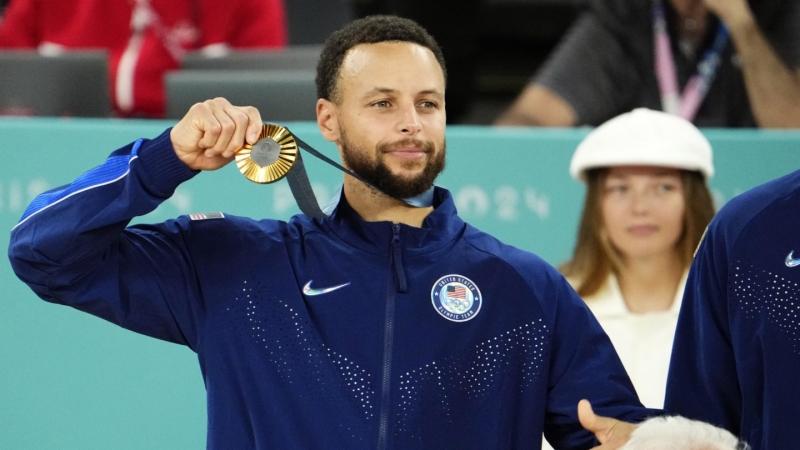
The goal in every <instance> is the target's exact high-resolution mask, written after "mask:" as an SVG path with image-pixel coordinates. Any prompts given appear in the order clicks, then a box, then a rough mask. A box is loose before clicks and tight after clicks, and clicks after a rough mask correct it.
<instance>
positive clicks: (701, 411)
mask: <svg viewBox="0 0 800 450" xmlns="http://www.w3.org/2000/svg"><path fill="white" fill-rule="evenodd" d="M723 214H724V212H723ZM719 217H720V216H718V217H717V218H716V219H715V220H714V221H712V223H711V225H710V226H709V228H708V230H707V231H706V235H705V237H704V239H703V241H702V243H701V244H700V246H699V248H698V250H697V253H696V255H695V259H694V261H693V262H692V267H691V269H690V271H689V277H688V279H687V282H686V290H685V291H684V296H683V303H682V304H681V312H680V316H679V318H678V326H677V329H676V331H675V341H674V344H673V347H672V358H671V359H670V368H669V376H668V379H667V393H666V399H665V403H664V405H665V409H666V410H667V411H668V412H670V413H674V414H680V415H683V416H686V417H688V418H690V419H697V420H702V421H705V422H708V423H711V424H712V425H716V426H720V427H722V428H726V429H727V430H729V431H731V432H733V433H734V434H738V430H739V424H740V419H739V418H740V417H741V411H742V399H741V394H740V392H741V390H740V388H739V383H738V378H737V376H736V362H735V358H734V349H733V346H732V341H731V330H730V320H729V315H728V306H729V305H728V272H729V248H728V244H729V243H730V242H732V239H731V237H732V236H730V231H729V230H726V229H725V228H723V227H721V226H720V222H719Z"/></svg>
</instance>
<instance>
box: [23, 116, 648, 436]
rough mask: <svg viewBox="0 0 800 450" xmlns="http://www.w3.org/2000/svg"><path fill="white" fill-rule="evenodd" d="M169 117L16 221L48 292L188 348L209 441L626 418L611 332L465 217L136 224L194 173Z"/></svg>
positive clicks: (532, 432)
mask: <svg viewBox="0 0 800 450" xmlns="http://www.w3.org/2000/svg"><path fill="white" fill-rule="evenodd" d="M194 175H195V173H194V172H192V171H191V170H189V169H188V168H187V167H186V166H185V165H184V164H183V163H182V162H181V161H180V160H178V159H177V157H176V156H175V152H174V150H173V149H172V146H171V144H170V140H169V133H168V132H166V133H164V134H162V135H161V136H159V137H158V138H156V139H154V140H139V141H136V142H135V143H133V144H131V145H129V146H127V147H124V148H122V149H120V150H118V151H116V152H115V153H113V154H112V155H111V157H110V158H109V159H108V160H107V161H106V163H105V164H103V165H102V166H100V167H98V168H95V169H93V170H91V171H89V172H87V173H86V174H84V175H82V176H81V177H79V178H78V179H77V180H75V182H73V183H72V184H71V185H69V186H64V187H61V188H58V189H55V190H53V191H50V192H47V193H45V194H42V195H41V196H40V197H38V198H37V199H36V200H34V202H33V203H32V204H31V206H30V207H29V209H28V210H27V211H26V212H25V214H24V216H23V218H22V219H21V221H20V223H19V224H18V225H17V226H16V227H15V228H14V230H13V231H12V237H11V245H10V249H9V256H10V259H11V262H12V265H13V267H14V270H15V272H16V273H17V275H18V276H19V277H20V278H21V279H22V280H24V281H25V282H26V283H28V285H30V287H31V288H32V289H33V290H34V291H35V292H36V294H38V295H39V296H40V297H41V298H43V299H45V300H47V301H50V302H54V303H60V304H66V305H69V306H72V307H74V308H77V309H80V310H83V311H86V312H88V313H91V314H94V315H96V316H99V317H102V318H104V319H106V320H109V321H111V322H113V323H115V324H118V325H120V326H122V327H125V328H128V329H130V330H133V331H136V332H139V333H143V334H146V335H149V336H153V337H156V338H159V339H164V340H167V341H171V342H176V343H179V344H184V345H186V346H188V347H189V348H191V349H192V350H193V351H195V352H196V353H197V355H198V359H199V362H200V367H201V369H202V372H203V377H204V380H205V385H206V389H207V392H208V448H211V449H272V448H275V449H292V448H307V449H311V448H313V449H325V448H330V449H345V448H347V449H351V448H352V449H358V448H363V449H375V448H381V449H383V448H386V449H388V448H393V449H413V448H421V449H422V448H424V449H431V448H459V449H509V448H531V449H535V448H539V445H540V442H541V435H542V432H543V430H544V431H546V432H547V434H548V437H549V438H550V439H551V441H552V442H553V443H554V444H555V445H556V446H557V447H560V446H563V447H565V448H574V449H582V448H589V447H591V446H592V445H593V442H594V437H593V436H592V435H591V434H590V433H588V432H586V431H585V430H583V429H582V428H581V426H580V425H579V423H578V420H577V413H576V405H577V403H578V400H580V399H581V398H588V399H590V400H591V401H592V402H593V404H594V406H595V410H596V411H597V412H598V413H599V414H603V415H608V416H613V417H618V418H623V419H627V420H630V421H637V420H640V419H643V418H644V417H646V416H648V415H649V414H650V411H649V410H646V409H644V408H643V407H642V406H641V405H640V404H639V402H638V400H637V398H636V394H635V392H634V390H633V387H632V385H631V383H630V381H629V379H628V377H627V375H626V374H625V371H624V369H623V367H622V365H621V363H620V362H619V359H618V358H617V356H616V353H615V352H614V349H613V347H612V345H611V343H610V341H609V340H608V338H607V337H606V335H605V334H604V333H603V331H602V329H601V328H600V326H599V325H598V323H597V322H596V321H595V319H594V318H593V316H592V315H591V313H590V312H589V310H588V309H587V308H586V307H585V305H584V304H583V302H582V301H581V299H580V298H579V297H578V296H577V295H576V294H575V293H574V291H573V290H572V289H571V288H570V286H569V285H568V284H567V282H566V281H565V280H564V279H563V278H562V277H561V275H560V274H559V273H558V272H557V271H556V270H554V269H553V268H552V267H551V266H550V265H548V264H547V263H545V262H544V261H542V260H541V259H539V258H538V257H536V256H534V255H533V254H531V253H528V252H524V251H521V250H518V249H516V248H513V247H511V246H508V245H505V244H503V243H501V242H499V241H497V240H496V239H494V238H493V237H491V236H489V235H487V234H486V233H483V232H481V231H478V230H476V229H475V228H473V227H471V226H469V225H468V224H466V223H464V222H463V221H462V220H461V219H460V218H459V217H458V215H457V214H456V210H455V206H454V204H453V200H452V198H451V196H450V193H449V192H447V191H446V190H444V189H440V188H437V189H436V191H435V194H434V197H435V199H434V206H435V207H436V208H435V211H434V212H433V213H431V214H430V215H429V216H428V217H427V219H426V220H425V222H424V224H423V226H422V227H421V228H414V227H410V226H406V225H397V224H392V223H389V222H365V221H363V220H362V219H361V218H360V217H359V216H358V214H357V213H356V212H355V211H353V210H352V209H351V207H350V206H349V205H348V204H347V201H346V199H344V198H342V199H341V200H340V203H339V205H338V207H337V209H336V210H335V212H334V213H333V214H332V215H331V217H329V218H325V219H322V220H312V219H309V218H308V217H306V216H303V215H299V216H295V217H293V218H292V219H291V220H290V221H289V222H288V223H287V222H282V221H276V220H258V221H257V220H252V219H248V218H242V217H233V216H221V217H219V218H214V216H213V215H212V216H208V215H206V216H203V215H190V216H185V217H180V218H178V219H176V220H171V221H167V222H165V223H161V224H155V225H136V226H128V223H129V221H130V220H131V219H132V218H133V217H135V216H139V215H143V214H146V213H148V212H150V211H152V210H153V209H154V208H156V206H158V205H159V204H160V203H161V202H163V201H164V200H165V199H167V198H168V197H169V196H170V195H171V194H172V193H173V191H174V189H175V188H176V187H177V186H178V185H179V184H180V183H181V182H183V181H185V180H187V179H189V178H191V177H192V176H194Z"/></svg>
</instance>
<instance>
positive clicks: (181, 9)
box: [0, 0, 287, 118]
mask: <svg viewBox="0 0 800 450" xmlns="http://www.w3.org/2000/svg"><path fill="white" fill-rule="evenodd" d="M285 22H286V19H285V13H284V5H283V0H229V1H225V2H218V1H214V0H65V1H61V2H49V1H45V0H10V1H9V2H8V4H7V6H6V8H5V10H4V12H3V17H2V20H0V49H37V50H38V51H39V53H41V54H43V55H57V54H59V53H61V52H65V51H69V50H77V49H81V50H89V49H104V50H107V51H108V56H109V76H110V77H109V80H110V87H111V97H112V99H113V102H114V109H115V113H116V115H118V116H120V117H152V118H159V117H163V116H164V110H165V96H164V82H163V77H164V74H165V73H166V72H167V71H170V70H175V69H178V68H180V64H181V60H182V58H183V56H184V55H185V53H186V52H187V51H189V50H198V49H199V50H203V51H204V52H206V53H207V54H208V55H209V56H218V55H221V54H224V53H226V52H227V51H228V49H231V48H253V49H255V48H262V49H266V48H280V47H284V46H285V45H286V40H287V38H286V23H285Z"/></svg>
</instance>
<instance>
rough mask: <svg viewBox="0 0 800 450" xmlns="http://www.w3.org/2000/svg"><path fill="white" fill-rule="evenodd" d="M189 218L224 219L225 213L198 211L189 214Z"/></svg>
mask: <svg viewBox="0 0 800 450" xmlns="http://www.w3.org/2000/svg"><path fill="white" fill-rule="evenodd" d="M189 218H190V219H192V220H206V219H224V218H225V214H222V213H221V212H210V213H196V214H189Z"/></svg>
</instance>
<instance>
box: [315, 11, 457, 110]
mask: <svg viewBox="0 0 800 450" xmlns="http://www.w3.org/2000/svg"><path fill="white" fill-rule="evenodd" d="M379 42H411V43H414V44H418V45H421V46H423V47H425V48H427V49H429V50H430V51H431V52H433V55H434V56H435V57H436V60H437V61H438V62H439V65H440V66H441V67H442V73H444V78H445V82H446V81H447V70H445V65H444V56H443V55H442V50H441V49H440V48H439V44H437V43H436V40H435V39H433V37H432V36H431V35H430V34H428V32H427V31H426V30H425V28H423V27H422V26H421V25H420V24H418V23H417V22H414V21H413V20H410V19H405V18H403V17H398V16H384V15H375V16H367V17H364V18H361V19H358V20H354V21H352V22H350V23H349V24H347V25H345V26H344V27H343V28H342V29H340V30H338V31H336V32H334V33H333V34H332V35H331V36H330V37H329V38H328V39H327V40H326V41H325V45H324V47H323V49H322V53H321V54H320V57H319V63H318V64H317V80H316V81H317V98H324V99H326V100H330V101H332V102H334V103H335V102H337V101H338V99H337V98H335V97H336V96H337V95H338V82H339V71H340V70H341V67H342V61H343V60H344V56H345V55H346V54H347V52H348V51H349V50H350V49H351V48H353V47H355V46H357V45H360V44H377V43H379Z"/></svg>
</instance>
